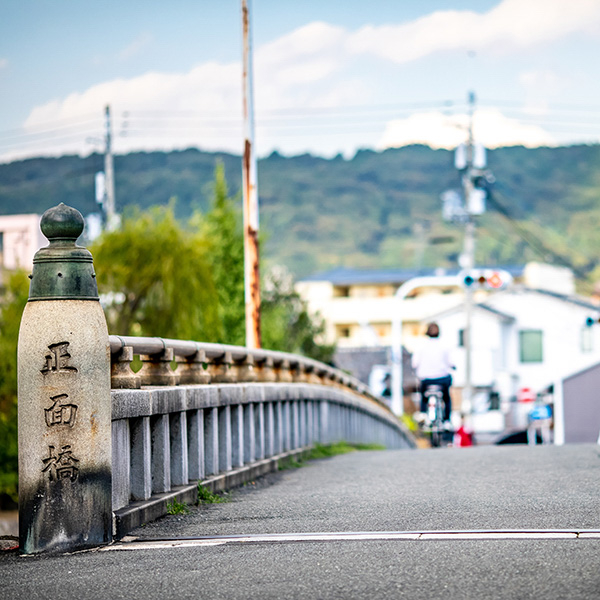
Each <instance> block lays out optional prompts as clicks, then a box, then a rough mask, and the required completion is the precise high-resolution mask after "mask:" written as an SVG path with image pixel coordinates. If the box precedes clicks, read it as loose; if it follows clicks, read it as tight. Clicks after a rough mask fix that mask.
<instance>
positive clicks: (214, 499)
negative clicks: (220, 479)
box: [198, 483, 229, 504]
mask: <svg viewBox="0 0 600 600" xmlns="http://www.w3.org/2000/svg"><path fill="white" fill-rule="evenodd" d="M221 502H229V498H227V497H226V496H222V495H221V494H215V492H211V491H210V490H209V489H208V488H207V487H204V486H203V485H202V484H200V483H199V484H198V504H220V503H221Z"/></svg>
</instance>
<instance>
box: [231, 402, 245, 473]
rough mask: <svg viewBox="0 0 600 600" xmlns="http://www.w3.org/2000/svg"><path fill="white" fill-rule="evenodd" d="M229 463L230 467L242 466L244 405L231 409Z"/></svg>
mask: <svg viewBox="0 0 600 600" xmlns="http://www.w3.org/2000/svg"><path fill="white" fill-rule="evenodd" d="M231 446H232V450H231V463H232V466H233V467H234V468H235V467H242V466H244V405H243V404H237V405H235V406H232V407H231Z"/></svg>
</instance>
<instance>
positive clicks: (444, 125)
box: [378, 109, 556, 149]
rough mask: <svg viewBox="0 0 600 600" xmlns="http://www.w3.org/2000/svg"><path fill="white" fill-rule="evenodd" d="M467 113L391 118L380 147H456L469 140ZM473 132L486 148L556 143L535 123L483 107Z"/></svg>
mask: <svg viewBox="0 0 600 600" xmlns="http://www.w3.org/2000/svg"><path fill="white" fill-rule="evenodd" d="M467 125H468V117H467V115H456V116H452V117H450V116H448V115H444V114H443V113H441V112H423V113H417V114H414V115H411V116H410V117H408V118H406V119H396V120H394V121H390V122H389V123H388V124H387V125H386V128H385V131H384V133H383V136H382V137H381V140H380V141H379V144H378V147H379V148H380V149H384V148H394V147H399V146H406V145H408V144H426V145H428V146H431V147H432V148H455V147H456V146H457V145H458V144H460V143H461V142H464V141H465V140H466V135H467V134H466V130H467ZM473 135H474V137H475V140H476V141H478V142H481V143H482V144H483V145H484V146H485V147H486V148H497V147H499V146H514V145H523V146H528V147H535V146H553V145H555V144H556V140H555V139H554V138H553V137H552V136H551V135H550V134H548V133H547V132H546V131H544V130H543V129H542V128H541V127H537V126H535V125H526V124H523V123H521V122H520V121H518V120H517V119H511V118H509V117H505V116H504V115H503V114H502V113H501V112H500V111H499V110H497V109H481V110H478V111H477V112H476V114H475V117H474V120H473Z"/></svg>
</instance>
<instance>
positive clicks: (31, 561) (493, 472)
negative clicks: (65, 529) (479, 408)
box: [0, 446, 600, 600]
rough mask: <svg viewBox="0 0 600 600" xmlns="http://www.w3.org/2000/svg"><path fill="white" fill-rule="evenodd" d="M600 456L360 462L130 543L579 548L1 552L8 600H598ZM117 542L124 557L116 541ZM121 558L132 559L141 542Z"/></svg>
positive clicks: (249, 489) (301, 473)
mask: <svg viewBox="0 0 600 600" xmlns="http://www.w3.org/2000/svg"><path fill="white" fill-rule="evenodd" d="M599 484H600V447H598V446H573V447H563V448H555V447H535V448H528V447H480V448H470V449H458V448H457V449H442V450H415V451H410V450H404V451H389V452H356V453H352V454H350V455H345V456H340V457H336V458H333V459H327V460H323V461H315V462H313V463H310V465H309V466H307V467H305V468H302V469H295V470H288V471H284V472H281V473H279V474H277V475H275V476H272V477H269V478H268V479H267V480H263V481H260V482H256V484H255V485H248V486H246V487H245V488H243V489H241V490H239V491H237V492H235V493H234V494H232V498H231V501H230V502H228V503H224V504H213V505H208V506H201V507H198V508H194V509H193V510H192V512H191V513H190V514H188V515H185V516H169V517H166V518H164V519H162V520H160V521H158V522H156V523H152V524H148V525H146V526H144V527H141V528H138V529H137V530H136V531H134V532H132V536H134V537H135V538H136V539H137V540H138V542H140V541H141V542H144V541H146V540H155V539H174V538H179V539H181V538H198V537H202V536H232V535H243V534H244V535H253V534H254V535H256V534H269V533H270V534H274V533H308V532H313V533H317V532H321V533H336V532H366V533H367V534H369V532H414V533H415V534H419V533H423V532H428V531H466V530H479V531H497V530H528V531H530V530H564V531H568V532H571V533H570V534H569V535H571V537H570V538H569V539H555V538H553V537H545V536H544V537H542V538H540V539H535V538H528V537H523V538H521V539H496V538H495V537H493V536H492V538H491V539H487V538H484V537H478V538H476V539H452V540H447V539H444V540H440V539H425V538H424V537H421V538H419V539H391V540H374V539H369V535H367V536H366V539H362V540H358V541H357V540H354V541H348V540H345V541H339V539H336V540H327V541H295V542H294V541H285V542H281V541H273V540H271V541H268V542H252V541H247V542H244V543H223V544H220V545H212V546H191V547H175V548H162V549H156V548H147V549H138V550H129V551H124V550H110V551H101V552H100V551H95V552H85V553H77V554H72V555H66V556H52V557H21V556H18V555H16V554H14V553H12V554H11V553H3V555H1V556H0V599H2V598H7V599H8V598H10V599H15V598H33V597H35V598H53V599H56V598H69V599H70V598H86V599H87V598H92V599H96V598H98V599H100V598H102V599H103V600H106V599H110V598H128V599H129V598H132V599H136V598H140V599H141V598H144V599H154V598H156V599H159V598H211V599H218V598H323V599H326V598H365V597H368V598H390V597H393V598H457V599H463V598H465V599H466V598H478V599H485V598H493V599H495V598H511V599H512V598H561V599H562V598H590V599H591V598H594V599H597V598H599V597H600V538H598V537H595V538H583V537H579V538H578V537H577V536H576V535H575V533H573V532H577V531H579V532H580V531H583V530H599V531H600V500H599V494H598V493H599V490H600V485H599ZM117 546H118V545H117ZM121 547H127V543H125V544H122V545H121Z"/></svg>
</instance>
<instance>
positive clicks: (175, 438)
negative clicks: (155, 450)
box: [169, 410, 188, 486]
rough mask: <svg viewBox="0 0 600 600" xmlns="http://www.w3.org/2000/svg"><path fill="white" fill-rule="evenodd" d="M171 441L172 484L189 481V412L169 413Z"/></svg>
mask: <svg viewBox="0 0 600 600" xmlns="http://www.w3.org/2000/svg"><path fill="white" fill-rule="evenodd" d="M169 429H170V442H171V449H170V450H171V485H172V486H173V485H185V484H186V483H187V482H188V440H187V413H186V411H183V410H182V411H178V412H174V413H171V414H170V415H169Z"/></svg>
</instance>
